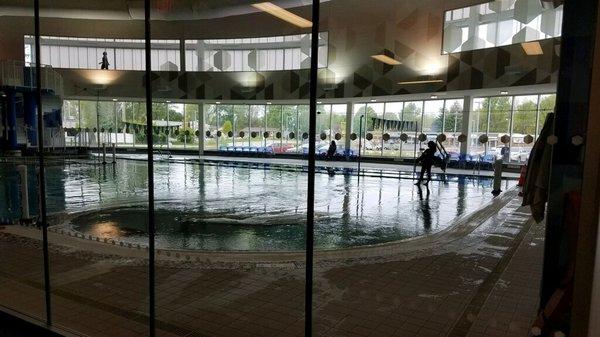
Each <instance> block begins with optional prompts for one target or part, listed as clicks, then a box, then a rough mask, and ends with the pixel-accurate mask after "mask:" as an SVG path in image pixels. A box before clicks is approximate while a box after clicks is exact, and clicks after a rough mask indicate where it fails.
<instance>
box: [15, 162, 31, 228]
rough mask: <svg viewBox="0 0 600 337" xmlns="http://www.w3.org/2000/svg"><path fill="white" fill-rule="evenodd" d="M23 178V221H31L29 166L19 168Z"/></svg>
mask: <svg viewBox="0 0 600 337" xmlns="http://www.w3.org/2000/svg"><path fill="white" fill-rule="evenodd" d="M17 170H18V171H19V176H20V178H21V219H29V191H28V190H27V166H25V165H19V166H17Z"/></svg>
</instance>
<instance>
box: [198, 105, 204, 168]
mask: <svg viewBox="0 0 600 337" xmlns="http://www.w3.org/2000/svg"><path fill="white" fill-rule="evenodd" d="M198 132H199V135H198V155H200V156H202V155H203V154H204V103H198Z"/></svg>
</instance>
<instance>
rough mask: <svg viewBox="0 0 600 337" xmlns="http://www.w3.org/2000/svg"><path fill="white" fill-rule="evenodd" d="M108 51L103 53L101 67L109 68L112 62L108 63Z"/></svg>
mask: <svg viewBox="0 0 600 337" xmlns="http://www.w3.org/2000/svg"><path fill="white" fill-rule="evenodd" d="M106 55H107V54H106V52H104V53H102V62H100V63H99V64H100V69H108V66H109V65H110V63H108V56H106Z"/></svg>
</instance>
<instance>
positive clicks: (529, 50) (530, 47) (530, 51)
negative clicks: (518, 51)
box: [521, 41, 544, 56]
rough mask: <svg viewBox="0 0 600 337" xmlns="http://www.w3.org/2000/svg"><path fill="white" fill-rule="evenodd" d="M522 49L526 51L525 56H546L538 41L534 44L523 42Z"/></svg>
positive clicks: (533, 42)
mask: <svg viewBox="0 0 600 337" xmlns="http://www.w3.org/2000/svg"><path fill="white" fill-rule="evenodd" d="M521 47H522V48H523V50H524V51H525V54H527V55H531V56H534V55H542V54H544V51H543V50H542V46H541V45H540V43H539V42H538V41H532V42H523V43H521Z"/></svg>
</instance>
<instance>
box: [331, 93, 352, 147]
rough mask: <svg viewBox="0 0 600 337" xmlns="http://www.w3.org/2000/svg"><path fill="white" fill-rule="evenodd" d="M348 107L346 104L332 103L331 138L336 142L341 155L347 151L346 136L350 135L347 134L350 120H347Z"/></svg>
mask: <svg viewBox="0 0 600 337" xmlns="http://www.w3.org/2000/svg"><path fill="white" fill-rule="evenodd" d="M346 108H347V106H346V104H332V105H331V128H330V135H331V139H332V140H335V142H336V145H337V149H338V150H337V152H338V154H339V155H344V154H346V153H347V151H346V150H347V149H346V148H345V144H346V137H348V135H346V124H347V123H349V122H350V121H347V120H346Z"/></svg>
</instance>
